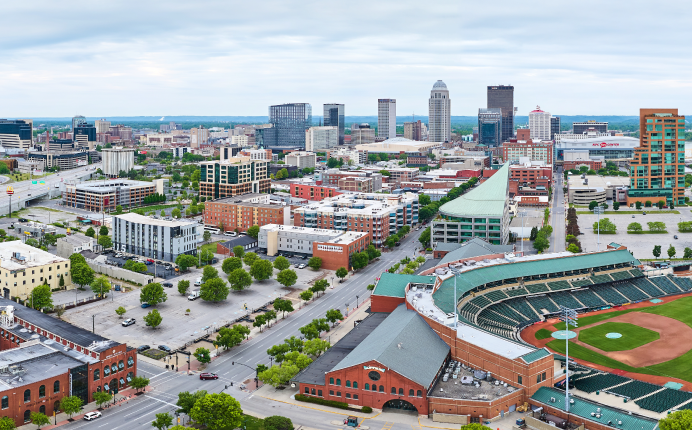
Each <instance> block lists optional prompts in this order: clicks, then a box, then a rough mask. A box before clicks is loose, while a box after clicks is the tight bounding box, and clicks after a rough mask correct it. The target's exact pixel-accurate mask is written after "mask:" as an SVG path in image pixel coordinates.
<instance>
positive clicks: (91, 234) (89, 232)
mask: <svg viewBox="0 0 692 430" xmlns="http://www.w3.org/2000/svg"><path fill="white" fill-rule="evenodd" d="M84 234H85V235H87V236H89V237H94V236H96V231H95V230H94V227H89V228H88V229H87V231H86V233H84Z"/></svg>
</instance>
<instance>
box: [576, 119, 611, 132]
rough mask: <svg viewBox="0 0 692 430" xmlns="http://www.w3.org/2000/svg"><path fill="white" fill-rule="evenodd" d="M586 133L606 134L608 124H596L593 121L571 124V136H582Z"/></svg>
mask: <svg viewBox="0 0 692 430" xmlns="http://www.w3.org/2000/svg"><path fill="white" fill-rule="evenodd" d="M588 131H595V132H597V133H608V123H607V122H596V121H594V120H589V121H585V122H574V123H572V134H584V133H586V132H588Z"/></svg>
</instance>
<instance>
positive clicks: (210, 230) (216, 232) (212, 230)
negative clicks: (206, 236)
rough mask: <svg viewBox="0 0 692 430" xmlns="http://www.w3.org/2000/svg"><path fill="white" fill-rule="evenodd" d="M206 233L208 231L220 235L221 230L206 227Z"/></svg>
mask: <svg viewBox="0 0 692 430" xmlns="http://www.w3.org/2000/svg"><path fill="white" fill-rule="evenodd" d="M204 231H208V232H209V233H211V234H220V233H221V230H220V229H218V228H215V227H204Z"/></svg>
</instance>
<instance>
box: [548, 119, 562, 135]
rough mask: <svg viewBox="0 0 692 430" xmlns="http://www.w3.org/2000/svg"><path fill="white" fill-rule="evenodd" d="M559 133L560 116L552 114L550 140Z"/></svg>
mask: <svg viewBox="0 0 692 430" xmlns="http://www.w3.org/2000/svg"><path fill="white" fill-rule="evenodd" d="M556 134H560V117H559V116H553V117H551V118H550V140H555V135H556Z"/></svg>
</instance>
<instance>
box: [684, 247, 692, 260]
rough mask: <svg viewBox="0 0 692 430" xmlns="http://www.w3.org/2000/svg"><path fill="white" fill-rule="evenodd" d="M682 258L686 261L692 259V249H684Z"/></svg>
mask: <svg viewBox="0 0 692 430" xmlns="http://www.w3.org/2000/svg"><path fill="white" fill-rule="evenodd" d="M682 258H684V259H686V260H689V259H690V258H692V248H690V247H685V250H684V254H683V256H682Z"/></svg>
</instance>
